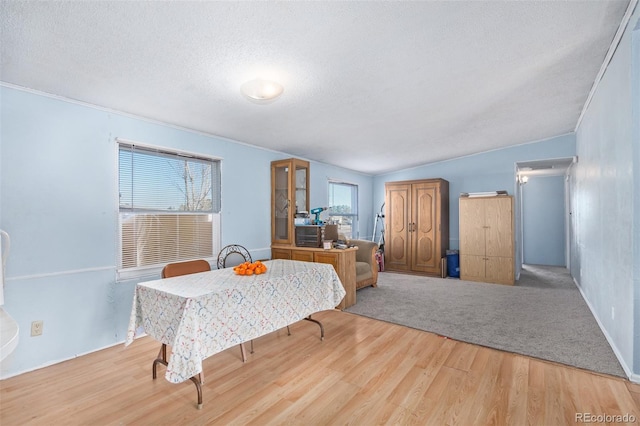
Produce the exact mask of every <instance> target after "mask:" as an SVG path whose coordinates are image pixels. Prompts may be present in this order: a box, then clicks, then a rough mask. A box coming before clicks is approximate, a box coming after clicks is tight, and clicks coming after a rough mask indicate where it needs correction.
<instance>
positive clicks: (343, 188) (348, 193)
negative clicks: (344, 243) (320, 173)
mask: <svg viewBox="0 0 640 426" xmlns="http://www.w3.org/2000/svg"><path fill="white" fill-rule="evenodd" d="M329 206H330V207H329V221H330V222H331V223H334V224H337V225H338V233H339V234H343V235H345V236H346V237H347V238H350V239H353V238H358V185H354V184H352V183H345V182H337V181H329Z"/></svg>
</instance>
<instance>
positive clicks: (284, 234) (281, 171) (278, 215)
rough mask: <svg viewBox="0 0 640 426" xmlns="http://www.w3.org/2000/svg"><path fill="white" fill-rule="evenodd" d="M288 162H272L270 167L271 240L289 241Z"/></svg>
mask: <svg viewBox="0 0 640 426" xmlns="http://www.w3.org/2000/svg"><path fill="white" fill-rule="evenodd" d="M289 168H290V165H289V164H286V163H285V164H281V165H280V164H273V165H272V167H271V174H272V177H271V179H272V184H273V188H272V191H273V194H272V197H273V200H272V203H273V205H272V207H271V208H272V210H273V211H272V212H271V214H272V217H273V219H272V223H271V226H272V228H273V229H272V240H273V241H274V242H275V241H278V242H288V241H289V205H290V202H291V200H290V197H289V193H290V191H289V182H290V179H289Z"/></svg>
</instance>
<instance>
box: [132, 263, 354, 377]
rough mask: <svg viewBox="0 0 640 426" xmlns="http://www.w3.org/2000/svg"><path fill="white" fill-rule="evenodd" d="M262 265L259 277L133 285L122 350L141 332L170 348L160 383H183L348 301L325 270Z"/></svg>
mask: <svg viewBox="0 0 640 426" xmlns="http://www.w3.org/2000/svg"><path fill="white" fill-rule="evenodd" d="M264 263H265V264H266V265H267V272H266V273H264V274H261V275H252V276H241V275H236V274H235V273H234V272H233V270H232V269H231V268H228V269H219V270H213V271H210V272H201V273H198V274H191V275H183V276H179V277H174V278H165V279H161V280H156V281H148V282H144V283H140V284H138V285H137V286H136V290H135V293H134V295H133V308H132V310H131V318H130V321H129V329H128V331H127V340H126V342H125V345H127V346H128V345H129V344H131V342H133V340H134V337H135V335H136V332H137V331H138V330H139V329H140V328H141V327H142V328H143V329H144V331H145V332H146V333H147V334H148V335H150V336H151V337H153V338H154V339H156V340H158V341H159V342H161V343H165V344H167V345H169V346H171V349H172V351H171V356H170V358H169V365H168V367H167V372H166V374H165V377H166V379H167V380H168V381H169V382H172V383H180V382H183V381H185V380H188V379H189V378H190V377H192V376H195V375H197V374H198V373H200V372H201V371H202V361H203V360H204V359H206V358H207V357H209V356H211V355H213V354H216V353H218V352H221V351H223V350H225V349H227V348H230V347H232V346H234V345H238V344H240V343H244V342H247V341H249V340H251V339H255V338H257V337H260V336H262V335H265V334H267V333H271V332H272V331H275V330H278V329H280V328H283V327H286V326H287V325H290V324H293V323H294V322H297V321H300V320H301V319H303V318H306V317H308V316H309V315H311V314H313V313H316V312H320V311H324V310H328V309H334V308H335V307H336V306H337V305H339V304H340V301H341V300H342V299H343V297H344V296H345V294H346V292H345V290H344V287H343V286H342V283H341V282H340V279H339V278H338V275H337V274H336V272H335V269H334V268H333V266H331V265H329V264H324V263H309V262H298V261H292V260H281V259H278V260H270V261H267V262H264Z"/></svg>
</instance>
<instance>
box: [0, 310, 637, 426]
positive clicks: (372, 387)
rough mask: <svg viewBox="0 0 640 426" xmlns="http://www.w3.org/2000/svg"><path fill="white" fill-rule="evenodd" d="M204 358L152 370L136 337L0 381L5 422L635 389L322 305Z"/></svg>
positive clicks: (501, 414) (354, 407)
mask: <svg viewBox="0 0 640 426" xmlns="http://www.w3.org/2000/svg"><path fill="white" fill-rule="evenodd" d="M314 317H316V318H318V319H321V320H322V322H323V324H324V326H325V330H326V338H325V340H324V341H320V339H319V329H318V327H317V326H316V325H315V324H312V323H310V322H307V321H302V322H299V323H296V324H294V325H293V326H291V331H292V335H291V336H287V334H286V331H285V330H282V331H278V332H275V333H272V334H270V335H267V336H264V337H262V338H260V339H257V340H256V341H255V350H256V351H255V353H254V354H253V355H250V356H249V359H248V361H247V362H246V363H244V364H243V363H242V362H241V360H240V350H239V348H238V347H235V348H231V349H229V350H227V351H224V352H222V353H220V354H217V355H214V356H212V357H210V358H209V359H207V360H206V361H205V363H204V369H205V384H204V386H203V394H204V407H203V409H202V410H197V409H196V390H195V386H194V385H193V384H192V383H191V382H190V381H188V382H185V383H181V384H171V383H169V382H167V381H166V380H165V379H164V371H165V370H164V367H162V366H161V367H160V377H159V378H158V379H156V380H152V379H151V364H152V361H153V359H154V358H155V356H156V354H157V351H158V348H159V344H158V343H156V342H155V341H154V340H152V339H151V338H148V337H145V338H141V339H138V340H137V341H135V342H134V343H133V344H132V345H131V346H129V347H128V348H125V347H124V346H122V345H118V346H116V347H113V348H109V349H106V350H102V351H99V352H96V353H93V354H90V355H86V356H82V357H79V358H76V359H74V360H70V361H66V362H63V363H60V364H56V365H53V366H50V367H47V368H43V369H40V370H37V371H33V372H30V373H26V374H22V375H20V376H17V377H13V378H10V379H6V380H3V381H1V382H0V424H2V426H13V425H25V424H47V425H62V424H64V425H89V424H91V425H107V424H143V425H157V424H171V425H183V424H189V425H198V424H220V425H230V424H238V425H243V424H255V425H266V424H293V425H296V424H300V425H325V424H332V425H333V424H355V425H372V424H403V425H404V424H420V425H423V424H434V425H442V424H459V425H472V424H497V425H525V424H533V425H562V424H575V423H576V413H590V414H591V415H604V414H606V415H624V414H629V415H633V416H635V418H636V422H639V423H640V386H639V385H635V384H632V383H630V382H628V381H626V380H623V379H620V378H616V377H609V376H603V375H599V374H594V373H590V372H587V371H583V370H579V369H576V368H572V367H565V366H562V365H559V364H554V363H550V362H544V361H540V360H537V359H533V358H529V357H525V356H520V355H514V354H511V353H506V352H500V351H497V350H493V349H488V348H484V347H481V346H474V345H470V344H466V343H462V342H457V341H454V340H450V339H446V338H443V337H440V336H437V335H434V334H430V333H426V332H422V331H418V330H413V329H410V328H405V327H402V326H397V325H393V324H388V323H385V322H380V321H375V320H371V319H367V318H364V317H360V316H357V315H353V314H349V313H344V312H337V311H330V312H322V313H320V314H317V315H315V316H314Z"/></svg>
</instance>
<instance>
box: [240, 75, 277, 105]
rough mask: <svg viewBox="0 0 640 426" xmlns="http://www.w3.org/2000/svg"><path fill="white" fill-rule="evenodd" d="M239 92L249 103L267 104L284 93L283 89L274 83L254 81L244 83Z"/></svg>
mask: <svg viewBox="0 0 640 426" xmlns="http://www.w3.org/2000/svg"><path fill="white" fill-rule="evenodd" d="M240 91H241V92H242V94H243V95H245V96H246V97H247V99H249V100H250V101H251V102H255V103H258V104H267V103H270V102H273V101H274V100H276V98H277V97H278V96H280V95H281V94H282V92H284V87H282V85H281V84H278V83H276V82H275V81H270V80H261V79H255V80H251V81H247V82H246V83H244V84H243V85H242V86H241V87H240Z"/></svg>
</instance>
